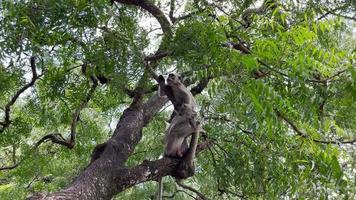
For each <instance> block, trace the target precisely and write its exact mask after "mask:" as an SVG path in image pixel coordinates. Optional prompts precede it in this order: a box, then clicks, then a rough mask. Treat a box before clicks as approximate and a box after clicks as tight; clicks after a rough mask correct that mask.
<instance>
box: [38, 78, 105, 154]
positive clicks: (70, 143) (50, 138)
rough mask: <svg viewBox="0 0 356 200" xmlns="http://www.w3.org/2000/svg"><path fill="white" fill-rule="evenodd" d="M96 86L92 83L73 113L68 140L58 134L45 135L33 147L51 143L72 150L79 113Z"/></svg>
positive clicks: (96, 84) (95, 83)
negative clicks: (47, 142)
mask: <svg viewBox="0 0 356 200" xmlns="http://www.w3.org/2000/svg"><path fill="white" fill-rule="evenodd" d="M97 86H98V83H97V82H93V85H92V87H91V88H90V90H89V92H88V93H87V95H86V97H85V99H84V100H83V101H82V102H81V103H80V105H79V107H78V108H77V109H76V110H75V112H74V113H73V117H72V123H71V127H70V138H69V140H66V139H65V138H64V137H63V136H62V135H61V134H60V133H52V134H48V135H45V136H44V137H42V138H41V139H40V140H39V141H38V142H37V143H36V144H35V147H38V146H39V145H41V144H42V143H43V142H46V141H51V142H53V143H55V144H60V145H63V146H66V147H67V148H69V149H72V148H73V147H74V145H75V138H76V128H77V124H78V121H79V115H80V112H81V111H82V110H83V109H84V108H85V107H86V106H87V104H88V102H89V101H90V99H91V98H92V97H93V95H94V92H95V89H96V87H97Z"/></svg>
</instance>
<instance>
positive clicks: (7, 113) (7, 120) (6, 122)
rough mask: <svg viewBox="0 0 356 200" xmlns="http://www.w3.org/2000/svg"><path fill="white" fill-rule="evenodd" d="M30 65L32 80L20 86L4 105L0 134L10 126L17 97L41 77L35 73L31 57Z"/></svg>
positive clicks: (34, 63) (33, 58) (34, 60)
mask: <svg viewBox="0 0 356 200" xmlns="http://www.w3.org/2000/svg"><path fill="white" fill-rule="evenodd" d="M30 63H31V71H32V79H31V81H30V82H29V83H27V84H26V85H24V86H22V87H21V88H20V89H19V90H18V91H17V92H16V94H15V95H14V96H13V97H12V98H11V100H10V101H9V102H8V103H7V104H6V105H5V118H4V121H2V122H0V125H1V128H0V133H1V132H3V131H4V130H5V128H6V127H8V126H9V125H10V124H11V119H10V111H11V107H12V106H13V105H14V104H15V102H16V101H17V99H18V98H19V96H20V95H21V94H22V93H23V92H25V90H27V89H28V88H30V87H32V86H33V85H34V84H35V82H36V80H38V79H39V78H40V77H41V76H42V75H37V71H36V58H35V57H34V56H32V57H31V58H30Z"/></svg>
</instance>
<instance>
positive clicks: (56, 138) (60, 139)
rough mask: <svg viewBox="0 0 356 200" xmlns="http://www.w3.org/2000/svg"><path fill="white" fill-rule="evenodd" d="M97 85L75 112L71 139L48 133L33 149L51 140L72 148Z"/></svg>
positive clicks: (11, 167)
mask: <svg viewBox="0 0 356 200" xmlns="http://www.w3.org/2000/svg"><path fill="white" fill-rule="evenodd" d="M96 87H97V83H95V82H94V84H93V85H92V87H91V88H90V90H89V92H88V93H87V95H86V97H85V99H84V100H83V101H82V102H81V103H80V105H79V107H78V108H77V109H76V110H75V112H74V113H73V118H72V123H71V128H70V138H69V140H67V139H65V138H64V137H63V136H62V134H60V133H51V134H47V135H45V136H43V137H42V138H41V139H40V140H39V141H38V142H36V143H35V145H34V146H33V149H35V148H37V147H39V146H40V145H41V144H42V143H45V142H47V141H51V142H52V143H54V144H59V145H62V146H65V147H67V148H68V149H72V148H73V147H74V145H75V138H76V127H77V124H78V121H79V115H80V112H81V111H82V110H83V109H84V108H85V107H86V105H87V104H88V102H89V100H90V99H91V98H92V96H93V94H94V92H95V89H96ZM25 159H26V158H25ZM22 161H23V160H22ZM20 164H21V161H20V162H18V163H15V164H14V165H12V166H7V167H1V168H0V171H1V170H11V169H15V168H16V167H17V166H19V165H20Z"/></svg>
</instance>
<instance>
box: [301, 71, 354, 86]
mask: <svg viewBox="0 0 356 200" xmlns="http://www.w3.org/2000/svg"><path fill="white" fill-rule="evenodd" d="M346 71H347V70H346V69H344V70H341V71H339V72H337V73H336V74H334V75H332V76H330V77H327V78H325V79H322V80H317V79H310V80H308V81H309V82H314V83H323V84H325V83H327V82H328V81H331V80H332V79H334V78H335V77H337V76H339V75H341V74H343V73H345V72H346Z"/></svg>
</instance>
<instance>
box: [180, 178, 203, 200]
mask: <svg viewBox="0 0 356 200" xmlns="http://www.w3.org/2000/svg"><path fill="white" fill-rule="evenodd" d="M176 183H177V185H179V186H180V187H182V188H184V189H187V190H190V191H192V192H194V193H195V194H197V195H198V196H199V197H200V199H201V200H209V199H208V198H207V197H205V196H204V195H203V194H202V193H201V192H199V191H198V190H196V189H194V188H192V187H190V186H188V185H185V184H183V183H182V182H181V181H180V180H176Z"/></svg>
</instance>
